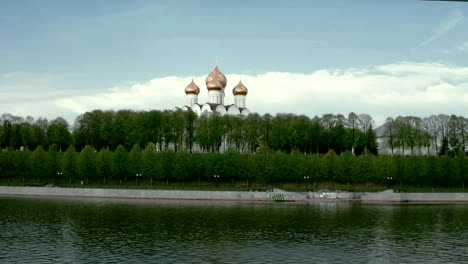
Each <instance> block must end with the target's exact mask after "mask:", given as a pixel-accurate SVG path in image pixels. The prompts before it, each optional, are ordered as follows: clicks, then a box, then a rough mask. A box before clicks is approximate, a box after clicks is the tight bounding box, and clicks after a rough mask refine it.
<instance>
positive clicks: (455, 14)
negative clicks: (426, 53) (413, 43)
mask: <svg viewBox="0 0 468 264" xmlns="http://www.w3.org/2000/svg"><path fill="white" fill-rule="evenodd" d="M463 19H464V16H463V13H462V12H461V11H460V10H453V11H452V12H451V13H450V14H449V15H448V17H447V18H445V19H444V20H443V21H442V22H441V23H440V24H439V25H437V27H436V28H435V29H434V31H433V32H432V35H431V36H430V37H429V38H427V39H425V40H424V41H422V42H421V43H419V45H418V46H417V47H416V48H421V47H424V46H427V45H429V44H430V43H432V42H434V41H436V40H438V39H439V38H441V37H443V36H444V35H445V34H447V33H448V32H449V31H450V30H452V29H453V28H454V27H455V26H456V25H458V24H459V23H460V22H462V21H463Z"/></svg>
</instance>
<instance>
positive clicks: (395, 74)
mask: <svg viewBox="0 0 468 264" xmlns="http://www.w3.org/2000/svg"><path fill="white" fill-rule="evenodd" d="M221 70H222V68H221ZM207 73H208V71H207ZM226 74H227V73H226ZM226 76H227V79H228V87H227V89H226V98H225V103H226V104H231V103H233V101H234V99H233V95H232V93H231V89H232V87H233V86H234V85H236V84H237V82H238V81H239V79H240V78H241V76H240V75H239V74H227V75H226ZM205 77H206V76H196V77H194V79H195V83H196V84H197V85H198V86H200V89H201V92H200V95H199V102H200V103H204V102H206V101H207V90H206V87H205ZM191 79H192V77H191V76H190V77H175V76H171V77H163V78H155V79H152V80H150V81H147V82H142V83H134V84H132V85H127V86H119V87H114V88H110V89H107V90H104V91H101V92H94V93H92V94H88V95H81V94H82V93H81V92H79V91H76V93H75V95H63V96H58V97H57V96H53V97H50V98H48V99H44V98H42V99H39V100H36V101H31V100H27V101H24V100H21V97H19V96H16V97H15V98H16V99H15V102H11V103H4V104H0V112H1V113H6V112H9V113H12V114H16V115H21V116H23V117H25V116H27V115H32V116H34V117H38V116H45V117H47V118H49V119H51V118H55V117H57V116H62V117H65V118H66V119H67V120H69V121H73V120H74V119H75V117H76V116H77V115H79V114H82V113H84V112H86V111H91V110H94V109H102V110H107V109H113V110H119V109H133V110H151V109H159V110H163V109H173V108H174V107H176V106H179V107H180V106H183V105H184V104H185V102H186V100H185V94H184V88H185V86H186V85H188V84H189V83H190V81H191ZM242 82H243V83H244V84H245V85H246V86H247V87H248V88H249V94H248V95H247V106H248V107H249V109H251V110H252V111H253V112H258V113H260V114H264V113H270V114H276V113H295V114H305V115H308V116H311V117H312V116H314V115H318V116H321V115H322V114H325V113H339V114H343V115H347V114H348V113H349V112H351V111H353V112H356V113H368V114H370V115H371V116H372V117H373V118H374V119H375V121H376V122H377V124H381V123H382V122H383V121H384V120H385V118H386V117H389V116H392V117H396V116H398V115H416V116H428V115H430V114H439V113H446V114H457V115H466V105H468V67H457V66H451V65H444V64H438V63H412V62H401V63H394V64H387V65H378V66H372V67H363V68H351V69H342V70H327V69H323V70H318V71H315V72H312V73H308V74H303V73H290V72H268V73H264V74H259V75H242ZM0 89H2V88H1V87H0ZM31 96H34V94H32V95H31Z"/></svg>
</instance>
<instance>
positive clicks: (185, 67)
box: [0, 0, 468, 122]
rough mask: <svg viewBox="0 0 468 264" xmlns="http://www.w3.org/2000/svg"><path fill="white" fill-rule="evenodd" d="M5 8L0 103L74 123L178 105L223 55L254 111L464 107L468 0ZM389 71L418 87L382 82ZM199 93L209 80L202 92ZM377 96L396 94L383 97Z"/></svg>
mask: <svg viewBox="0 0 468 264" xmlns="http://www.w3.org/2000/svg"><path fill="white" fill-rule="evenodd" d="M0 6H1V8H0V35H1V41H0V95H1V96H0V113H5V112H12V114H17V115H21V116H26V115H32V116H34V117H36V118H37V117H38V116H45V117H47V118H49V119H53V118H55V117H57V116H64V117H66V118H67V120H70V121H72V120H74V117H76V115H78V114H79V113H81V112H82V111H89V110H92V109H115V110H118V109H121V108H130V109H136V110H138V109H143V110H148V109H171V108H172V107H173V106H180V105H183V104H184V103H185V96H184V94H183V88H184V87H185V85H187V84H188V82H187V80H189V79H191V78H192V77H194V78H195V79H196V80H198V81H197V84H198V85H199V86H200V87H201V88H202V90H205V89H204V82H203V78H204V77H205V76H206V75H207V74H208V73H209V72H210V71H211V70H212V69H213V67H214V65H215V64H216V63H218V65H219V66H220V69H221V71H223V72H224V73H225V74H226V75H228V87H230V86H233V85H235V84H236V83H237V79H239V78H240V76H245V77H242V79H243V80H244V79H245V80H250V83H248V82H244V83H245V84H246V86H247V87H249V92H250V94H252V96H251V98H252V99H250V98H249V97H248V106H249V108H250V109H251V110H252V111H254V112H259V113H261V114H263V113H266V112H269V113H272V114H274V113H276V112H293V113H297V114H306V115H309V116H314V115H321V114H324V113H328V112H332V113H341V114H344V115H347V114H348V113H349V112H350V111H355V112H359V111H360V112H365V113H368V114H370V115H372V116H374V118H375V119H376V121H377V122H379V121H381V120H382V119H383V118H385V117H386V116H396V115H419V116H424V115H429V114H438V113H439V112H447V114H452V113H454V114H459V115H466V114H465V112H463V111H464V109H463V106H464V105H466V104H465V103H466V102H465V101H463V100H462V101H460V102H458V101H457V102H458V104H456V103H455V104H454V103H453V101H451V100H452V98H453V97H452V96H451V95H453V96H454V97H456V99H457V100H460V98H462V99H464V98H466V99H467V100H468V85H467V84H468V75H467V77H466V78H465V77H464V76H465V72H466V70H467V67H468V20H467V16H468V3H460V2H427V1H417V0H392V1H375V0H367V1H366V0H360V1H346V0H341V1H334V0H326V1H325V0H324V1H320V0H316V1H306V0H304V1H301V0H295V1H255V0H254V1H252V0H250V1H247V0H245V1H211V0H200V1H195V0H193V1H189V0H186V1H149V0H148V1H111V0H108V1H105V0H101V1H87V0H83V1H67V0H66V1H58V0H57V1H51V0H49V1H48V0H44V1H31V0H29V1H22V0H16V1H9V0H4V1H2V2H1V4H0ZM390 68H391V70H389V69H390ZM408 68H410V69H411V70H409V71H408ZM402 69H406V71H404V73H403V74H402V72H401V71H402ZM416 70H417V72H416V73H415V72H414V71H416ZM396 72H397V73H396ZM275 73H276V75H275ZM322 73H327V74H328V75H326V76H327V79H326V80H324V75H323V74H322ZM265 76H266V77H265ZM279 76H280V77H281V78H286V79H281V80H280V79H276V78H280V77H279ZM349 76H351V79H349V78H348V77H349ZM168 77H173V78H172V79H171V80H172V82H171V81H170V80H168ZM229 77H230V78H229ZM267 77H268V78H269V79H268V78H267ZM435 77H436V78H435ZM265 78H267V79H265ZM333 78H334V79H333ZM386 78H387V79H386ZM422 78H425V81H421V79H422ZM434 78H435V79H434ZM329 79H330V80H329ZM259 80H262V82H260V81H259ZM327 80H328V81H327ZM392 80H393V81H395V84H400V83H402V84H406V83H410V84H414V85H413V86H411V85H409V86H408V87H409V88H405V89H403V90H401V87H395V91H396V92H395V91H389V89H393V88H391V87H388V88H386V90H382V89H383V88H382V86H386V85H385V84H387V83H392ZM447 80H449V81H447ZM278 83H282V84H284V85H286V86H294V87H286V89H285V87H274V86H275V84H276V85H277V84H278ZM338 84H339V85H338ZM348 85H349V86H350V87H356V88H355V89H357V90H356V91H354V90H353V92H352V93H353V100H352V101H350V100H349V96H347V95H346V93H347V92H348V91H347V90H346V89H344V88H342V87H343V86H344V87H346V86H348ZM297 86H301V87H297ZM138 87H140V88H138ZM410 87H415V89H416V90H417V91H415V92H414V93H409V91H408V90H411V88H410ZM433 87H436V88H437V87H438V88H437V89H442V88H440V87H445V88H443V89H445V90H442V91H439V90H437V89H436V90H437V91H439V92H440V93H442V94H443V95H444V96H447V98H445V100H446V101H437V102H436V103H434V104H433V105H432V108H428V107H427V106H424V105H419V104H418V103H419V100H420V97H421V96H422V93H423V94H424V96H429V97H430V96H431V94H430V92H431V91H433V89H432V88H433ZM447 87H449V88H450V89H452V90H450V89H448V88H447ZM308 88H310V89H308ZM319 88H320V89H319ZM341 89H344V90H341ZM447 89H448V90H447ZM453 89H455V90H456V92H454V91H453ZM153 90H155V91H153ZM175 90H177V91H175ZM285 90H287V91H288V92H287V94H282V93H285ZM272 91H274V94H271V93H272ZM320 91H323V94H325V95H327V94H330V95H328V97H326V96H325V95H323V94H322V93H320ZM132 93H133V94H132ZM373 93H375V94H373ZM428 93H429V94H428ZM267 94H269V95H267ZM382 94H383V95H382ZM391 95H393V96H394V97H389V96H391ZM432 95H433V94H432ZM149 96H153V97H154V98H153V100H151V98H149ZM366 96H367V97H370V98H368V99H366V100H364V99H363V98H365V97H366ZM382 96H383V97H382ZM204 97H206V91H205V92H204V93H203V94H200V100H199V101H202V102H203V101H205V100H204ZM439 97H440V96H439ZM300 98H308V100H307V101H304V100H302V101H301V100H299V99H300ZM372 98H374V99H375V100H376V101H375V102H374V103H369V101H370V100H371V99H372ZM402 98H406V99H405V100H403V101H402ZM384 99H385V100H399V101H398V102H400V101H401V105H400V107H398V109H395V108H392V107H391V104H390V105H388V106H386V102H387V101H382V102H381V101H378V100H384ZM412 99H414V100H412ZM324 100H325V101H324ZM327 100H328V101H327ZM347 100H348V101H347ZM342 101H345V102H344V103H343V102H342ZM324 102H327V103H326V104H325V103H324ZM421 103H423V102H421ZM171 104H172V105H171ZM448 111H451V112H448Z"/></svg>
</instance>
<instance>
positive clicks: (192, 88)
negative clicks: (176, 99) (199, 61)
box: [185, 79, 200, 107]
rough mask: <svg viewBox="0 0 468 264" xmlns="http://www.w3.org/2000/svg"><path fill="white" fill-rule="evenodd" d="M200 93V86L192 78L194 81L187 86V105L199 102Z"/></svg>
mask: <svg viewBox="0 0 468 264" xmlns="http://www.w3.org/2000/svg"><path fill="white" fill-rule="evenodd" d="M199 93H200V88H199V87H198V86H197V85H196V84H195V82H194V81H193V79H192V82H191V83H190V84H189V85H187V87H185V94H186V95H187V106H190V107H191V106H193V105H194V104H197V103H198V94H199Z"/></svg>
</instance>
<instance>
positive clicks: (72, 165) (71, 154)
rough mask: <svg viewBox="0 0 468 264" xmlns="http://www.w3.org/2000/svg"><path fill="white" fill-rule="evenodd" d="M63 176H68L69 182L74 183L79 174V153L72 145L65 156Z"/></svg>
mask: <svg viewBox="0 0 468 264" xmlns="http://www.w3.org/2000/svg"><path fill="white" fill-rule="evenodd" d="M63 170H64V173H63V176H64V177H68V184H72V182H73V180H74V179H75V178H76V176H77V175H78V155H77V153H76V151H75V147H74V146H73V145H70V146H69V147H68V148H67V151H66V152H65V154H64V156H63Z"/></svg>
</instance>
